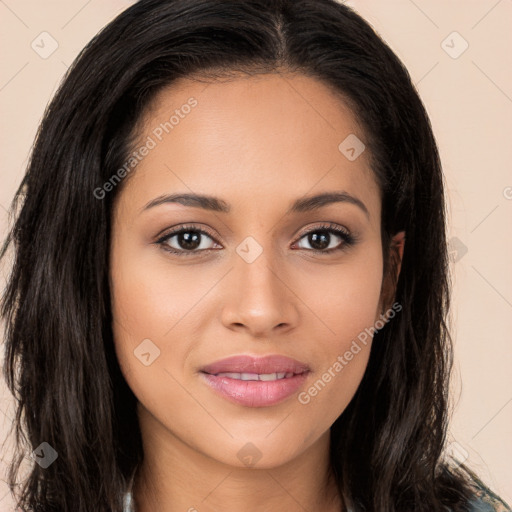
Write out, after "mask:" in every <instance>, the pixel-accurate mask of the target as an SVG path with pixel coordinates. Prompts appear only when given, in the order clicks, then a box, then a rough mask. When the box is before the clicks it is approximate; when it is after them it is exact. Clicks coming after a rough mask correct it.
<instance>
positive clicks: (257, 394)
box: [202, 372, 308, 407]
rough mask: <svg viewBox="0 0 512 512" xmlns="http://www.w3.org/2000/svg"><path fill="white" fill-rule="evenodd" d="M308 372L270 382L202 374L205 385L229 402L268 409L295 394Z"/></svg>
mask: <svg viewBox="0 0 512 512" xmlns="http://www.w3.org/2000/svg"><path fill="white" fill-rule="evenodd" d="M307 374H308V372H305V373H301V374H298V375H294V376H293V377H289V378H284V379H277V380H271V381H261V380H238V379H231V378H229V377H217V376H215V375H211V374H209V373H204V372H202V376H203V378H204V380H205V381H206V383H207V384H208V385H209V386H210V387H211V388H213V390H214V391H216V392H217V393H219V394H220V395H221V396H223V397H224V398H226V399H228V400H229V401H230V402H234V403H236V404H240V405H244V406H246V407H268V406H270V405H275V404H278V403H280V402H282V401H284V400H286V399H287V398H288V397H290V396H291V395H293V394H294V393H296V392H297V391H298V390H299V389H300V387H301V386H302V385H303V384H304V381H305V380H306V378H307Z"/></svg>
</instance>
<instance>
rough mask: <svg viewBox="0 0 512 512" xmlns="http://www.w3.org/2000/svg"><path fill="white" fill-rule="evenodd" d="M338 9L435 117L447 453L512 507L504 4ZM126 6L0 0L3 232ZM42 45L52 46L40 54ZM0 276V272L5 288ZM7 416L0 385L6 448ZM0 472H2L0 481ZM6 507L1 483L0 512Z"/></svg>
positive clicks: (510, 4) (510, 20) (511, 108)
mask: <svg viewBox="0 0 512 512" xmlns="http://www.w3.org/2000/svg"><path fill="white" fill-rule="evenodd" d="M347 3H348V4H349V5H351V6H353V7H354V8H355V9H356V10H357V11H358V12H360V13H361V14H362V15H363V17H365V18H366V19H367V20H368V21H369V22H370V23H371V24H372V25H373V26H374V27H375V28H376V29H377V31H378V32H379V33H380V34H381V35H382V36H383V38H384V39H385V40H386V41H387V42H388V44H389V45H390V46H391V47H392V48H393V50H394V51H395V52H396V53H397V54H398V55H399V57H400V58H401V59H402V60H403V61H404V63H405V64H406V66H407V68H408V69H409V71H410V74H411V77H412V79H413V81H414V82H415V84H416V86H417V88H418V91H419V93H420V95H421V97H422V99H423V101H424V103H425V104H426V107H427V110H428V112H429V115H430V116H431V121H432V125H433V128H434V132H435V133H436V136H437V139H438V142H439V146H440V150H441V157H442V160H443V163H444V170H445V174H446V183H447V189H448V196H449V201H450V205H449V209H450V218H449V230H450V238H451V247H452V248H453V261H452V268H453V275H454V296H453V297H454V303H453V327H452V332H453V336H454V339H455V342H456V368H455V376H454V383H453V384H454V385H453V390H452V395H453V403H454V415H453V420H452V423H451V428H450V439H451V440H452V441H454V442H455V443H457V444H452V445H451V449H453V450H454V451H455V452H457V453H459V456H461V454H462V456H463V457H467V463H468V464H469V465H470V466H471V467H473V468H474V469H476V470H477V472H479V473H480V474H481V475H482V476H483V478H484V480H485V481H486V482H487V483H488V484H489V485H490V486H491V488H493V489H494V490H495V491H496V492H498V493H499V494H501V495H502V496H503V497H504V498H505V499H506V500H507V501H509V502H510V503H512V472H511V469H510V464H511V460H512V372H511V368H512V348H511V341H512V340H511V334H510V333H511V332H512V266H511V264H510V263H511V261H512V242H511V240H512V238H511V236H510V235H511V230H510V228H511V220H512V172H511V161H512V142H511V135H512V62H511V57H510V56H511V55H512V51H511V50H512V44H511V43H512V31H511V30H510V27H512V0H450V1H447V0H434V1H426V0H414V1H413V0H385V1H383V0H366V1H363V0H353V1H350V2H347ZM130 4H131V2H130V1H126V0H124V1H123V0H101V1H100V0H89V1H87V0H59V1H57V0H52V1H49V0H45V1H44V2H41V1H38V0H0V15H1V25H0V27H1V30H0V38H1V43H2V47H3V48H4V49H5V50H6V51H5V50H4V52H3V57H2V58H3V63H2V66H1V70H0V109H1V111H0V112H1V119H2V131H1V143H2V166H1V174H0V228H1V230H2V231H1V232H2V237H3V235H4V233H5V228H6V226H7V222H8V220H7V214H6V209H7V208H8V205H9V203H10V200H11V198H12V197H13V195H14V192H15V189H16V187H17V185H18V183H19V182H20V180H21V177H22V175H23V172H24V168H25V165H26V163H27V156H28V153H29V150H30V147H31V144H32V141H33V138H34V136H35V133H36V129H37V126H38V123H39V121H40V119H41V116H42V114H43V110H44V108H45V106H46V104H47V103H48V101H49V99H50V98H51V96H52V94H53V93H54V92H55V90H56V87H57V85H58V83H59V81H60V79H61V78H62V76H63V74H64V72H65V71H66V69H67V67H68V66H69V64H70V63H71V62H72V61H73V59H74V58H75V56H76V55H77V53H78V52H79V50H80V49H81V48H82V47H83V46H84V45H85V44H86V43H87V42H88V41H89V40H90V38H91V37H92V36H93V35H94V34H95V33H96V32H97V31H98V30H99V29H100V28H101V27H103V26H104V25H105V24H106V23H107V22H108V21H110V20H111V19H112V18H114V17H115V15H116V14H118V13H119V12H120V11H121V10H123V9H124V8H126V7H128V6H129V5H130ZM43 32H47V33H49V34H50V35H45V34H43V35H41V33H43ZM453 32H457V33H458V34H453ZM52 39H53V40H55V42H54V41H53V40H52ZM33 42H34V43H33ZM32 44H33V46H34V47H35V48H37V51H38V52H39V53H37V52H36V51H35V50H34V49H33V48H32V46H31V45H32ZM52 44H53V45H55V44H58V48H57V49H56V50H55V51H54V53H52V54H51V55H49V56H46V55H43V56H45V57H47V58H42V56H41V55H40V53H42V52H44V51H50V50H51V49H52ZM466 45H467V48H466V49H465V47H466ZM464 49H465V51H463V50H464ZM466 251H467V252H466ZM6 272H7V269H5V268H2V287H3V283H4V279H5V275H6ZM41 384H42V385H43V384H44V383H41ZM12 417H13V402H12V400H11V397H10V395H9V393H8V392H7V391H6V389H5V386H4V384H3V382H2V383H0V437H1V440H2V441H3V440H4V439H5V433H6V432H7V428H8V426H9V425H10V421H11V420H10V418H12ZM4 468H5V465H4V464H2V463H0V478H1V477H2V476H1V475H3V472H4ZM12 507H13V506H12V501H11V500H10V497H9V496H8V493H7V487H6V486H5V484H4V483H3V482H0V511H2V512H3V511H8V510H12Z"/></svg>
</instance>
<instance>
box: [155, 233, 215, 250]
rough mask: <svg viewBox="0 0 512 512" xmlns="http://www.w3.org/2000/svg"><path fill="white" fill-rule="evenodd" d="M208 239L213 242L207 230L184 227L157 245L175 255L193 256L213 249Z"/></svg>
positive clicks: (163, 238) (167, 235)
mask: <svg viewBox="0 0 512 512" xmlns="http://www.w3.org/2000/svg"><path fill="white" fill-rule="evenodd" d="M173 239H174V240H173ZM206 239H210V240H213V237H212V235H210V234H209V233H208V232H207V231H206V230H204V229H201V228H198V227H196V226H182V227H180V228H179V229H176V230H174V231H171V232H170V233H167V234H166V235H164V236H163V237H161V238H159V239H158V240H157V241H156V243H157V244H160V245H162V246H163V249H164V250H166V251H168V252H171V253H173V254H177V255H179V256H191V255H194V254H197V253H198V252H202V251H207V250H210V249H212V247H210V245H211V242H210V243H209V242H208V241H207V240H206Z"/></svg>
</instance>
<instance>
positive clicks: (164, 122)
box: [2, 0, 509, 512]
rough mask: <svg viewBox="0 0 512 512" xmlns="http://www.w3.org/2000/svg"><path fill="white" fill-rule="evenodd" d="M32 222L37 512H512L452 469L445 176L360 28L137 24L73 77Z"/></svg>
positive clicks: (26, 307)
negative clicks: (448, 435) (448, 439)
mask: <svg viewBox="0 0 512 512" xmlns="http://www.w3.org/2000/svg"><path fill="white" fill-rule="evenodd" d="M18 205H19V206H18ZM18 208H19V211H18ZM13 209H14V210H16V211H18V213H17V215H16V222H15V225H14V227H13V230H12V232H11V234H10V236H9V238H8V239H7V241H6V244H5V246H4V251H3V254H5V253H6V251H7V248H8V247H9V246H10V244H11V243H12V244H14V246H15V261H14V268H13V273H12V275H11V277H10V279H9V282H8V286H7V289H6V292H5V295H4V297H3V311H2V313H3V316H4V318H5V321H6V325H7V331H6V363H5V364H6V375H7V380H8V385H9V387H10V389H11V391H12V392H13V393H15V394H16V396H17V398H18V399H19V407H18V409H17V415H16V432H17V434H18V439H19V450H18V453H17V459H16V460H14V461H13V464H12V467H11V472H10V479H11V484H12V485H14V484H15V482H16V477H17V472H18V468H19V465H20V463H21V461H22V460H23V457H24V452H23V448H24V447H23V446H22V443H21V437H22V436H23V432H26V437H28V446H29V447H30V450H29V451H30V452H31V454H32V457H33V459H34V461H35V462H37V464H34V465H33V468H31V472H30V474H29V477H28V479H27V481H26V482H25V484H24V486H23V488H22V491H21V492H20V495H19V497H18V503H19V506H20V507H21V509H22V510H32V509H33V510H38V511H45V512H46V511H54V510H55V511H56V510H58V511H68V510H69V511H71V510H72V511H77V512H81V511H90V510H94V511H110V510H112V511H122V510H123V509H124V510H136V511H137V512H146V511H153V510H158V511H164V512H165V511H171V510H189V511H194V510H199V511H213V510H223V511H231V510H244V511H248V512H251V511H257V510H259V511H263V510H311V511H312V510H327V511H329V512H330V511H340V510H342V511H349V510H350V511H353V512H356V511H370V510H375V511H382V512H388V511H389V512H391V511H429V512H431V511H447V510H450V511H468V510H470V511H484V510H509V508H508V507H507V506H506V505H505V504H504V503H503V502H501V500H499V499H498V498H497V497H494V496H492V494H491V493H490V491H489V490H488V489H486V488H485V486H484V485H483V484H481V483H480V482H479V481H478V479H477V478H476V476H475V475H473V474H472V473H470V472H469V470H467V469H466V468H464V467H463V466H461V465H458V464H457V463H456V462H454V461H450V460H447V459H446V458H445V457H444V456H443V448H444V443H445V435H446V425H447V398H446V397H447V389H448V374H449V370H450V365H451V345H450V337H449V333H448V332H447V329H446V325H445V315H446V313H447V309H448V305H449V285H448V276H447V249H446V239H445V216H444V196H443V176H442V171H441V165H440V162H439V156H438V152H437V148H436V143H435V140H434V137H433V134H432V131H431V127H430V124H429V121H428V117H427V115H426V113H425V110H424V108H423V106H422V103H421V101H420V99H419V98H418V96H417V93H416V92H415V90H414V87H413V86H412V84H411V81H410V78H409V75H408V73H407V71H406V70H405V69H404V67H403V65H402V64H401V63H400V61H399V60H398V58H397V57H396V56H395V55H394V54H393V53H392V52H391V50H390V49H389V48H388V47H387V46H386V45H385V43H384V42H383V41H382V40H381V39H380V38H379V37H378V36H377V35H376V34H375V33H374V31H373V30H372V29H371V28H370V27H369V25H368V24H367V23H366V22H365V21H364V20H362V19H361V18H360V17H359V16H358V15H357V14H355V13H354V12H353V11H351V10H350V9H349V8H348V7H346V6H344V5H342V4H339V3H336V2H334V1H332V0H315V1H313V0H299V1H291V0H283V1H270V0H243V1H240V0H238V1H227V0H222V1H199V0H179V1H177V0H175V1H172V0H167V1H164V0H141V1H139V2H138V3H136V4H135V5H134V6H132V7H130V8H129V9H127V10H126V11H125V12H123V13H122V14H121V15H120V16H118V18H116V19H115V20H114V21H113V22H112V23H110V24H109V25H108V26H107V27H105V28H104V29H103V30H102V31H101V33H100V34H99V35H98V36H96V37H95V38H94V39H93V41H91V43H90V44H89V45H88V46H87V47H86V48H85V49H84V51H83V52H82V54H81V55H80V56H79V57H78V59H77V60H76V62H75V63H74V65H73V66H72V68H71V69H70V71H69V72H68V75H67V76H66V78H65V80H64V82H63V84H62V86H61V88H60V90H59V91H58V92H57V94H56V96H55V98H54V99H53V101H52V103H51V104H50V106H49V108H48V110H47V112H46V115H45V117H44V119H43V122H42V124H41V128H40V131H39V134H38V136H37V140H36V144H35V147H34V150H33V154H32V158H31V161H30V165H29V168H28V170H27V173H26V176H25V177H24V179H23V182H22V184H21V186H20V188H19V190H18V193H17V195H16V197H15V201H14V203H13ZM35 333H37V335H34V334H35ZM500 507H501V508H500Z"/></svg>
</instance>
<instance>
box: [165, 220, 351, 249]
mask: <svg viewBox="0 0 512 512" xmlns="http://www.w3.org/2000/svg"><path fill="white" fill-rule="evenodd" d="M320 231H327V232H328V233H334V234H335V235H337V236H339V237H340V238H341V239H342V240H343V241H342V243H341V244H340V245H339V246H338V247H333V248H331V249H324V250H321V249H304V250H306V251H308V252H313V253H315V254H322V255H324V254H331V253H334V252H338V251H343V250H344V249H346V248H348V247H351V246H353V245H355V244H356V243H357V241H358V239H357V237H356V236H355V235H353V234H350V233H349V232H348V231H346V230H345V229H344V228H341V227H339V226H337V225H336V224H330V223H327V224H322V225H320V226H316V227H315V228H313V229H311V230H309V231H307V232H306V233H303V234H302V235H301V236H300V237H299V238H298V239H297V242H298V241H300V240H302V239H303V238H304V237H306V236H308V235H309V234H311V233H317V232H320ZM188 232H194V233H200V234H201V235H206V236H208V237H209V238H211V239H212V240H213V241H214V242H215V243H218V242H217V241H216V240H215V238H214V237H213V235H212V234H211V233H209V232H208V231H206V230H205V229H203V228H199V227H197V226H194V225H193V224H192V225H186V226H182V227H181V228H179V229H177V230H175V231H171V232H170V233H167V234H166V235H164V236H162V237H161V238H159V239H158V240H157V241H156V242H155V243H156V244H158V245H161V246H162V248H163V250H164V251H167V252H170V253H172V254H176V255H177V256H193V255H197V253H200V252H205V251H215V250H216V249H201V250H194V251H185V250H177V249H173V248H169V246H168V245H167V244H166V242H167V241H168V240H170V239H171V238H172V237H173V236H176V235H179V234H181V233H188ZM294 243H296V242H294Z"/></svg>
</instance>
